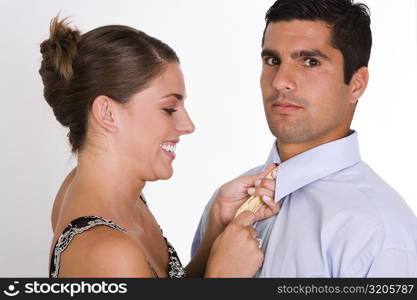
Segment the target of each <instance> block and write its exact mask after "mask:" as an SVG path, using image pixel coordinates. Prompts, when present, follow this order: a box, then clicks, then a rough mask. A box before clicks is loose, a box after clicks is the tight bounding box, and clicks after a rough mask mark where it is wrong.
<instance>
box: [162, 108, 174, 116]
mask: <svg viewBox="0 0 417 300" xmlns="http://www.w3.org/2000/svg"><path fill="white" fill-rule="evenodd" d="M164 110H165V111H166V112H167V114H168V115H172V114H173V113H174V112H176V111H177V110H176V109H173V108H164Z"/></svg>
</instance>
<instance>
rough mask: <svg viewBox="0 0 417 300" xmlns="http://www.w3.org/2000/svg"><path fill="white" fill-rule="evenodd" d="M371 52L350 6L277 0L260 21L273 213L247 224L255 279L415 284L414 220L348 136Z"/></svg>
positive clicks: (363, 14) (363, 20) (343, 1)
mask: <svg viewBox="0 0 417 300" xmlns="http://www.w3.org/2000/svg"><path fill="white" fill-rule="evenodd" d="M371 44H372V37H371V30H370V18H369V13H368V8H367V7H366V6H365V5H363V4H359V3H358V4H354V3H352V1H351V0H278V1H276V2H275V4H274V5H273V6H272V7H271V8H270V9H269V10H268V12H267V14H266V27H265V31H264V36H263V40H262V61H263V69H262V75H261V89H262V95H263V102H264V108H265V114H266V118H267V121H268V125H269V128H270V130H271V132H272V133H273V135H274V136H275V137H276V138H277V139H276V141H275V142H274V145H273V147H272V150H271V153H270V156H269V158H268V159H267V161H266V163H265V164H266V165H268V164H270V163H272V162H276V163H279V164H280V165H279V167H278V172H277V175H276V176H277V177H276V178H277V184H276V194H275V199H276V200H277V201H278V200H279V201H280V202H281V205H282V207H281V211H280V213H279V214H278V216H275V217H272V218H270V219H267V220H264V221H262V222H259V223H257V224H256V230H257V231H258V232H259V237H260V238H261V239H262V240H263V245H262V249H263V250H264V251H265V259H264V263H263V266H262V268H261V269H260V270H259V271H258V274H257V276H259V277H417V221H416V217H415V216H414V215H413V213H412V212H411V210H410V209H409V208H408V207H407V205H406V204H405V202H404V201H403V199H402V198H401V197H400V196H399V195H398V194H397V193H396V192H395V191H394V190H393V189H392V188H391V187H390V186H389V185H388V184H386V183H385V182H384V181H383V180H382V179H381V178H379V177H378V175H377V174H375V172H374V171H373V170H372V169H371V168H370V167H368V166H367V165H366V164H365V163H364V162H362V161H361V159H360V155H359V149H358V137H357V135H358V134H357V132H356V131H354V130H351V129H350V124H351V121H352V118H353V114H354V111H355V107H356V104H357V101H358V99H359V98H360V96H361V95H362V94H363V92H364V91H365V89H366V86H367V83H368V68H367V66H368V61H369V56H370V50H371ZM263 167H264V166H260V167H258V168H254V169H252V170H250V171H248V172H246V173H245V174H252V173H255V172H259V170H261V169H262V168H263ZM209 205H210V203H209V204H208V205H207V207H206V210H205V212H204V214H203V216H202V219H201V220H200V224H199V227H198V229H197V232H196V235H195V238H194V242H193V250H192V251H193V252H194V251H195V249H196V247H197V245H198V244H199V241H200V238H201V234H202V232H203V231H204V228H205V223H206V220H207V211H208V207H209Z"/></svg>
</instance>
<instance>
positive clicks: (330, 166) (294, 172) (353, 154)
mask: <svg viewBox="0 0 417 300" xmlns="http://www.w3.org/2000/svg"><path fill="white" fill-rule="evenodd" d="M360 161H361V158H360V154H359V145H358V134H357V132H356V131H352V133H351V134H350V135H348V136H347V137H344V138H341V139H338V140H335V141H332V142H329V143H326V144H323V145H320V146H317V147H315V148H312V149H310V150H307V151H305V152H303V153H301V154H298V155H296V156H294V157H292V158H290V159H288V160H287V161H285V162H283V163H281V159H280V157H279V153H278V150H277V146H276V141H274V145H273V146H272V150H271V152H270V154H269V157H268V160H267V161H266V165H269V164H271V163H279V164H280V165H279V167H278V171H277V183H276V189H275V199H276V201H279V200H280V199H282V198H283V197H285V196H287V195H289V194H291V193H292V192H294V191H296V190H298V189H300V188H302V187H304V186H306V185H307V184H309V183H312V182H313V181H316V180H318V179H321V178H323V177H326V176H328V175H330V174H332V173H335V172H338V171H340V170H342V169H345V168H347V167H350V166H353V165H354V164H356V163H358V162H360Z"/></svg>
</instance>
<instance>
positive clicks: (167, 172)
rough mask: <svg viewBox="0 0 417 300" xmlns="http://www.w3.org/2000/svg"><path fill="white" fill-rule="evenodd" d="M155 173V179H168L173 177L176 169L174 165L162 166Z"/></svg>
mask: <svg viewBox="0 0 417 300" xmlns="http://www.w3.org/2000/svg"><path fill="white" fill-rule="evenodd" d="M155 174H156V177H157V178H156V179H155V180H167V179H170V178H171V177H172V175H173V174H174V170H173V169H172V167H169V168H166V167H165V168H160V169H159V170H158V171H157V172H155Z"/></svg>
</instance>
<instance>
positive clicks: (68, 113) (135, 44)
mask: <svg viewBox="0 0 417 300" xmlns="http://www.w3.org/2000/svg"><path fill="white" fill-rule="evenodd" d="M40 50H41V53H42V63H41V68H40V70H39V73H40V75H41V77H42V81H43V84H44V97H45V100H46V101H47V102H48V104H49V105H50V106H51V107H52V109H53V112H54V115H55V117H56V119H57V120H58V121H59V122H60V123H61V124H62V125H63V126H66V127H68V128H69V133H68V137H69V141H70V143H71V145H72V151H73V152H76V151H78V150H79V149H80V148H81V147H82V146H83V143H84V140H85V136H86V131H87V120H88V112H89V110H90V108H91V104H92V103H93V101H94V99H95V98H96V97H97V96H99V95H106V96H108V97H110V98H112V99H113V100H115V101H118V102H120V103H126V102H127V101H128V100H129V98H130V97H131V96H132V95H133V94H135V93H137V92H139V91H141V90H143V89H145V88H146V87H147V86H148V84H149V83H150V82H151V81H152V80H153V79H154V78H155V77H157V76H158V75H159V74H160V73H161V72H162V71H163V69H164V66H166V64H167V63H170V62H177V63H178V62H179V59H178V57H177V55H176V53H175V52H174V50H172V49H171V48H170V47H169V46H168V45H166V44H165V43H163V42H161V41H160V40H158V39H156V38H153V37H151V36H149V35H147V34H145V33H144V32H142V31H139V30H136V29H134V28H131V27H128V26H121V25H110V26H103V27H99V28H96V29H94V30H91V31H89V32H87V33H84V34H80V32H79V31H78V30H76V29H74V28H72V27H70V26H69V24H68V22H67V21H66V20H65V19H63V20H59V18H58V17H55V18H54V19H52V21H51V26H50V36H49V39H47V40H45V41H43V42H42V43H41V45H40Z"/></svg>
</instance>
